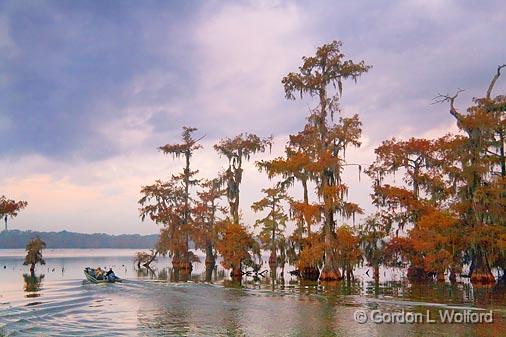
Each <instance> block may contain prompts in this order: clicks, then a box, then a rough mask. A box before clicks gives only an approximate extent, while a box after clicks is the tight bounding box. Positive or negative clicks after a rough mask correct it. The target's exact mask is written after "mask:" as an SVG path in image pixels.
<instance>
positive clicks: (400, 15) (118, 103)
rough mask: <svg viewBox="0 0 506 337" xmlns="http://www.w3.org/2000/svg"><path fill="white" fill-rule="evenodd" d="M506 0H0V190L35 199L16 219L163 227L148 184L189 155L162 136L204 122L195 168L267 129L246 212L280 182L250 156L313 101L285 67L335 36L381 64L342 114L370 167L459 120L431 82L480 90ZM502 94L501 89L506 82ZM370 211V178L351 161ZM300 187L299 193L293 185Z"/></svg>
mask: <svg viewBox="0 0 506 337" xmlns="http://www.w3.org/2000/svg"><path fill="white" fill-rule="evenodd" d="M505 22H506V11H505V10H504V3H503V1H500V0H497V1H465V0H447V1H445V0H439V1H438V0H405V1H244V2H240V1H180V2H176V1H143V2H138V1H63V0H61V1H43V0H41V1H22V0H21V1H18V0H16V1H5V0H0V195H2V194H5V195H7V196H8V197H9V198H13V199H22V200H26V201H28V203H29V206H28V208H27V209H26V210H24V211H23V212H22V213H20V215H19V216H18V217H17V218H15V219H14V220H13V221H11V222H10V227H11V228H17V229H23V230H25V229H31V230H43V231H46V230H51V231H58V230H69V231H78V232H86V233H93V232H106V233H113V234H118V233H142V234H146V233H154V232H157V225H155V224H153V223H151V222H149V221H146V222H142V221H141V220H140V218H139V213H138V204H137V200H138V199H139V198H140V192H139V191H140V187H141V186H143V185H147V184H150V183H152V182H153V181H154V180H155V179H165V178H167V177H169V176H170V174H172V173H174V172H176V171H177V170H178V169H180V168H181V164H182V163H181V162H180V161H178V160H173V159H172V157H169V156H164V155H163V154H162V153H161V152H159V151H158V150H157V147H158V146H160V145H164V144H167V143H175V142H178V140H179V137H180V133H181V127H182V126H184V125H187V126H193V127H196V128H198V131H197V132H196V135H197V136H198V137H200V136H205V138H204V139H203V140H202V145H203V146H204V149H202V150H200V151H199V152H197V153H196V154H195V157H194V162H193V164H194V167H195V168H198V169H199V171H200V176H201V177H208V178H210V177H213V176H214V175H215V174H216V173H217V172H218V171H219V170H220V169H221V168H223V167H225V165H226V161H225V160H224V159H223V158H220V157H219V156H218V155H217V154H216V153H215V151H214V150H213V148H212V145H213V144H215V143H216V142H217V141H218V140H219V139H220V138H222V137H232V136H234V135H236V134H239V133H241V132H250V133H256V134H258V135H260V136H269V135H273V137H274V142H275V144H274V147H273V150H272V152H271V153H269V152H267V153H265V154H263V155H257V156H255V157H254V158H252V160H251V162H250V163H248V164H247V165H246V167H245V173H244V178H243V185H242V187H241V188H242V191H241V193H242V194H241V202H242V205H241V208H242V212H243V219H244V223H246V224H248V225H251V224H252V223H253V222H254V220H255V217H256V216H257V215H255V214H254V213H252V211H251V210H250V205H251V203H252V202H254V201H255V200H258V199H259V198H260V197H261V192H260V190H261V189H262V188H265V187H268V186H270V185H272V184H273V183H274V182H273V181H269V180H268V179H267V178H266V177H265V176H264V175H263V174H262V173H259V172H258V171H257V170H256V169H255V167H254V161H255V160H260V159H269V158H273V157H275V156H278V155H281V154H282V152H283V147H284V145H285V143H286V141H287V139H288V135H289V134H293V133H296V132H297V131H299V130H301V129H302V127H303V125H304V123H305V120H304V119H305V116H306V115H307V111H308V107H311V106H314V105H315V104H316V103H315V102H314V101H311V100H302V101H288V100H286V99H285V98H284V92H283V87H282V84H281V79H282V77H283V76H284V75H286V74H287V73H288V72H290V71H296V70H297V67H298V66H299V65H300V64H301V57H302V56H304V55H306V56H309V55H312V54H313V53H314V51H315V49H316V48H317V47H318V46H320V45H322V44H324V43H327V42H331V41H332V40H341V41H342V42H343V48H342V50H343V52H344V53H345V54H346V56H347V57H348V58H350V59H352V60H354V61H357V62H358V61H360V60H364V61H365V62H366V63H367V64H370V65H372V66H373V68H372V69H371V70H370V71H369V73H367V74H365V75H364V76H362V77H361V78H360V79H359V80H358V81H357V83H354V82H353V81H347V82H345V84H344V90H343V97H342V101H341V107H342V111H343V112H342V113H343V115H350V114H353V113H358V114H359V115H360V118H361V120H362V122H363V135H362V146H361V147H360V148H359V149H356V150H353V151H351V150H350V151H349V152H348V154H347V156H348V160H350V161H354V162H358V163H361V164H363V165H364V166H367V165H368V164H370V163H371V162H372V161H373V160H374V148H375V147H376V146H378V145H379V144H380V143H381V141H382V140H385V139H389V138H391V137H397V138H409V137H436V136H440V135H443V134H445V133H447V132H455V131H456V126H455V123H454V121H453V120H452V118H451V116H450V115H449V113H448V108H447V106H445V105H433V104H431V99H432V98H433V97H434V96H436V95H437V94H438V93H454V92H455V91H456V90H457V88H462V89H465V91H464V92H463V93H462V94H461V95H460V96H459V99H458V101H457V106H458V107H459V108H461V109H465V108H466V107H467V106H468V105H469V104H470V102H471V99H472V97H478V96H482V95H483V94H484V92H485V91H486V88H487V86H488V83H489V82H490V79H491V77H492V75H493V73H494V71H495V69H496V67H497V65H498V64H503V63H506V29H504V23H505ZM495 90H496V91H495V93H496V94H499V93H504V92H505V91H506V80H505V79H502V80H500V81H499V82H498V83H497V85H496V88H495ZM345 177H346V181H347V182H348V183H349V185H350V193H349V198H350V200H353V201H356V202H358V203H359V204H360V205H361V206H362V207H363V208H364V209H365V210H366V211H372V206H371V205H370V197H369V194H370V193H371V190H370V181H368V179H367V178H366V177H363V176H362V177H361V179H360V180H359V179H358V177H357V172H356V169H355V170H353V169H350V170H348V171H346V172H345ZM294 193H298V192H297V191H295V192H294Z"/></svg>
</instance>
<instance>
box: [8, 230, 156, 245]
mask: <svg viewBox="0 0 506 337" xmlns="http://www.w3.org/2000/svg"><path fill="white" fill-rule="evenodd" d="M37 236H38V237H40V238H41V239H42V240H44V242H45V243H46V245H47V248H132V249H144V248H151V247H153V246H154V245H155V244H156V242H157V240H158V237H159V235H158V234H153V235H139V234H122V235H109V234H104V233H95V234H84V233H74V232H67V231H61V232H34V231H19V230H10V231H3V232H0V249H2V248H4V249H6V248H11V249H12V248H25V246H26V243H27V242H28V241H30V240H31V239H32V238H34V237H37Z"/></svg>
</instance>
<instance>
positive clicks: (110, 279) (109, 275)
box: [105, 268, 116, 282]
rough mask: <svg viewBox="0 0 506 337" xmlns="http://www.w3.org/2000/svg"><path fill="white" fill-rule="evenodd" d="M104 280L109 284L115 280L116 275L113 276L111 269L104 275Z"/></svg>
mask: <svg viewBox="0 0 506 337" xmlns="http://www.w3.org/2000/svg"><path fill="white" fill-rule="evenodd" d="M105 278H106V279H107V280H109V282H112V281H114V280H116V275H115V274H114V271H113V270H112V268H109V271H108V272H107V273H105Z"/></svg>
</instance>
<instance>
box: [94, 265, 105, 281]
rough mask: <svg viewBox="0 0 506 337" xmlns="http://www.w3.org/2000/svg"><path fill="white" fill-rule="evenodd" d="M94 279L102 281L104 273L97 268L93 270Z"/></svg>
mask: <svg viewBox="0 0 506 337" xmlns="http://www.w3.org/2000/svg"><path fill="white" fill-rule="evenodd" d="M95 278H96V279H97V280H103V279H104V271H103V270H102V268H100V267H98V268H97V269H95Z"/></svg>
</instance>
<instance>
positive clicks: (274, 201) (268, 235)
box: [251, 186, 289, 274]
mask: <svg viewBox="0 0 506 337" xmlns="http://www.w3.org/2000/svg"><path fill="white" fill-rule="evenodd" d="M262 192H263V193H264V194H265V197H263V198H262V199H260V200H259V201H257V202H255V203H253V205H252V206H251V208H252V209H253V211H255V212H264V211H267V214H266V215H265V217H263V218H261V219H258V220H256V222H255V227H261V230H260V241H261V242H262V248H264V249H269V250H270V251H271V255H270V257H269V266H270V268H271V272H273V274H275V273H276V269H277V265H278V254H277V252H278V251H279V252H280V254H284V251H285V247H284V246H285V238H284V232H285V229H286V222H287V221H288V216H287V215H286V213H285V210H284V207H283V202H285V201H288V200H289V197H288V195H286V193H285V191H284V189H283V188H282V187H279V186H278V187H273V188H267V189H263V190H262Z"/></svg>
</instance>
